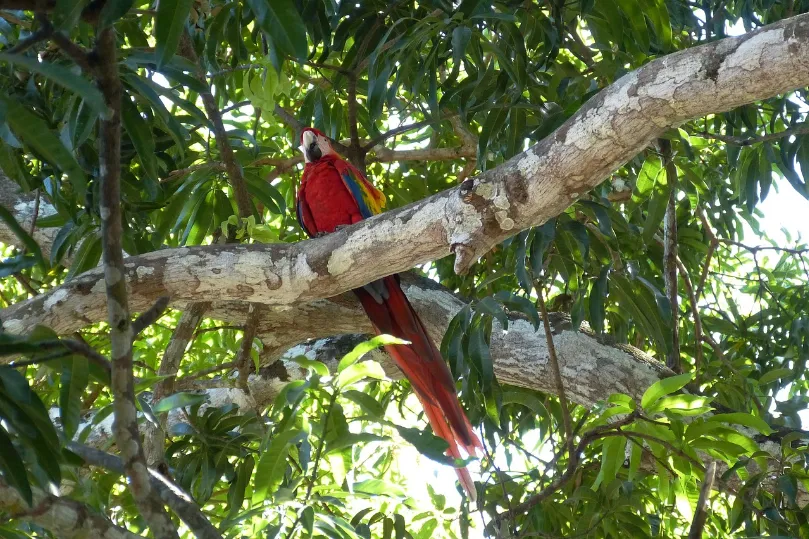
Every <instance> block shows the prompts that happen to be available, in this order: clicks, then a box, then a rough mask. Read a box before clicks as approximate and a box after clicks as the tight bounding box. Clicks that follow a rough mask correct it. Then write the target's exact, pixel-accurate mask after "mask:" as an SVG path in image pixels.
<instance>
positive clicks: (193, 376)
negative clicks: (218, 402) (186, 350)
mask: <svg viewBox="0 0 809 539" xmlns="http://www.w3.org/2000/svg"><path fill="white" fill-rule="evenodd" d="M238 365H239V362H238V361H228V362H227V363H221V364H219V365H215V366H213V367H208V368H207V369H202V370H201V371H197V372H195V373H192V374H189V375H188V376H183V377H182V378H179V379H177V380H176V382H175V383H176V384H177V385H182V384H183V382H188V381H189V380H196V379H198V378H203V377H205V376H208V375H209V374H213V373H215V372H219V371H227V370H230V369H233V368H235V367H237V366H238Z"/></svg>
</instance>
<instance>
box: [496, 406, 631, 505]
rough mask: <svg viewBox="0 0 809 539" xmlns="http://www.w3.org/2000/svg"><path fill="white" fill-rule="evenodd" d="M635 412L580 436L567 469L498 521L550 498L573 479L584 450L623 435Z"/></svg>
mask: <svg viewBox="0 0 809 539" xmlns="http://www.w3.org/2000/svg"><path fill="white" fill-rule="evenodd" d="M637 417H638V416H637V412H633V413H631V414H629V415H627V416H626V417H624V418H623V419H619V420H618V421H615V422H614V423H611V424H609V425H601V426H599V427H596V428H594V429H592V430H591V431H589V432H588V433H586V434H585V435H584V436H582V438H581V440H580V441H579V443H578V444H577V445H576V447H575V449H574V450H573V451H572V452H571V453H570V458H569V459H568V461H567V467H566V468H565V471H564V472H562V474H561V475H559V476H557V477H556V479H554V480H553V481H552V482H551V483H550V484H549V485H548V486H547V487H545V488H543V489H542V490H541V491H539V492H538V493H536V494H534V495H533V496H531V497H530V498H528V499H527V500H526V501H524V502H522V503H521V504H519V505H517V506H516V507H514V509H512V510H511V511H504V512H503V513H500V514H499V515H498V517H497V518H498V519H500V518H508V517H514V516H516V515H519V514H522V513H525V512H526V511H528V510H529V509H531V508H532V507H534V506H536V505H538V504H540V503H542V502H543V501H545V500H546V499H548V498H549V497H551V496H552V495H553V494H554V493H556V492H557V491H558V490H559V489H560V488H562V487H563V486H564V485H565V484H566V483H567V482H568V481H570V479H572V478H573V474H574V472H575V471H576V469H577V468H578V466H579V461H580V460H581V454H582V452H583V451H584V449H585V448H586V447H587V446H588V445H590V444H591V443H592V442H594V441H596V440H599V439H601V438H605V437H607V436H615V435H623V434H624V433H623V432H622V431H621V427H624V426H626V425H629V424H630V423H632V422H633V421H635V419H637Z"/></svg>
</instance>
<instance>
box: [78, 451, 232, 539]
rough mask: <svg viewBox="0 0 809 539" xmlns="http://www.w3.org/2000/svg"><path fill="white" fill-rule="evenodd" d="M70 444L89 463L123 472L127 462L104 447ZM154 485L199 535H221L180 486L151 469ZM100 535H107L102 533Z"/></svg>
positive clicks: (205, 538)
mask: <svg viewBox="0 0 809 539" xmlns="http://www.w3.org/2000/svg"><path fill="white" fill-rule="evenodd" d="M67 448H68V449H70V450H71V451H72V452H73V453H75V454H77V455H78V456H79V457H81V458H82V460H84V461H85V462H86V463H88V464H90V465H92V466H98V467H100V468H104V469H105V470H108V471H111V472H114V473H117V474H119V475H124V465H123V463H122V462H121V459H119V458H118V457H116V456H115V455H110V454H109V453H105V452H104V451H99V450H98V449H94V448H92V447H88V446H86V445H82V444H79V443H76V442H68V443H67ZM149 472H150V475H151V478H150V482H151V485H152V488H153V489H154V490H155V491H156V492H157V493H158V494H159V495H160V497H161V498H162V500H163V501H164V502H165V503H166V505H168V506H169V507H171V509H172V511H174V512H175V513H177V516H179V517H180V519H181V520H182V521H183V522H185V524H186V526H188V528H189V529H190V530H191V531H192V532H193V533H194V535H195V536H196V537H197V539H222V535H221V534H220V533H219V531H218V530H217V529H216V528H215V527H214V525H213V524H211V521H210V520H208V518H207V517H206V516H205V515H204V514H203V513H202V511H201V510H200V508H199V506H198V505H197V504H196V503H194V501H193V500H192V499H191V498H190V497H189V496H187V495H186V494H185V493H183V492H182V490H180V488H179V487H178V486H177V485H174V484H171V483H168V482H167V480H166V479H164V478H163V477H161V476H160V475H159V474H158V473H157V472H155V471H153V470H150V471H149ZM101 537H104V536H103V535H102V536H101Z"/></svg>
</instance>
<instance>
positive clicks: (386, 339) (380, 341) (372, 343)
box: [337, 335, 410, 373]
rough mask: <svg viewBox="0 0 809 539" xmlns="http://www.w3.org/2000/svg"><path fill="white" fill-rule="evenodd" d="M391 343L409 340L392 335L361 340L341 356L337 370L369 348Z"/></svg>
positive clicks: (355, 359)
mask: <svg viewBox="0 0 809 539" xmlns="http://www.w3.org/2000/svg"><path fill="white" fill-rule="evenodd" d="M391 344H410V342H409V341H403V340H402V339H399V338H398V337H394V336H393V335H377V336H376V337H374V338H373V339H371V340H368V341H365V342H361V343H359V344H358V345H357V346H355V347H354V349H353V350H351V351H350V352H349V353H347V354H346V355H344V356H343V358H342V359H341V360H340V363H338V364H337V372H338V373H341V372H343V371H344V370H345V369H347V368H348V367H350V366H351V365H353V364H354V363H356V362H357V361H359V359H360V358H361V357H362V356H364V355H365V354H367V353H368V352H370V351H371V350H374V349H375V348H379V347H380V346H387V345H391Z"/></svg>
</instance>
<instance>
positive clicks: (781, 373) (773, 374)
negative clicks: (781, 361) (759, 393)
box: [758, 367, 792, 386]
mask: <svg viewBox="0 0 809 539" xmlns="http://www.w3.org/2000/svg"><path fill="white" fill-rule="evenodd" d="M790 374H792V369H788V368H786V367H783V368H780V369H773V370H771V371H767V372H765V373H764V374H762V375H761V378H759V379H758V383H759V385H762V386H766V385H767V384H771V383H772V382H775V381H776V380H780V379H781V378H783V377H785V376H789V375H790Z"/></svg>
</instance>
